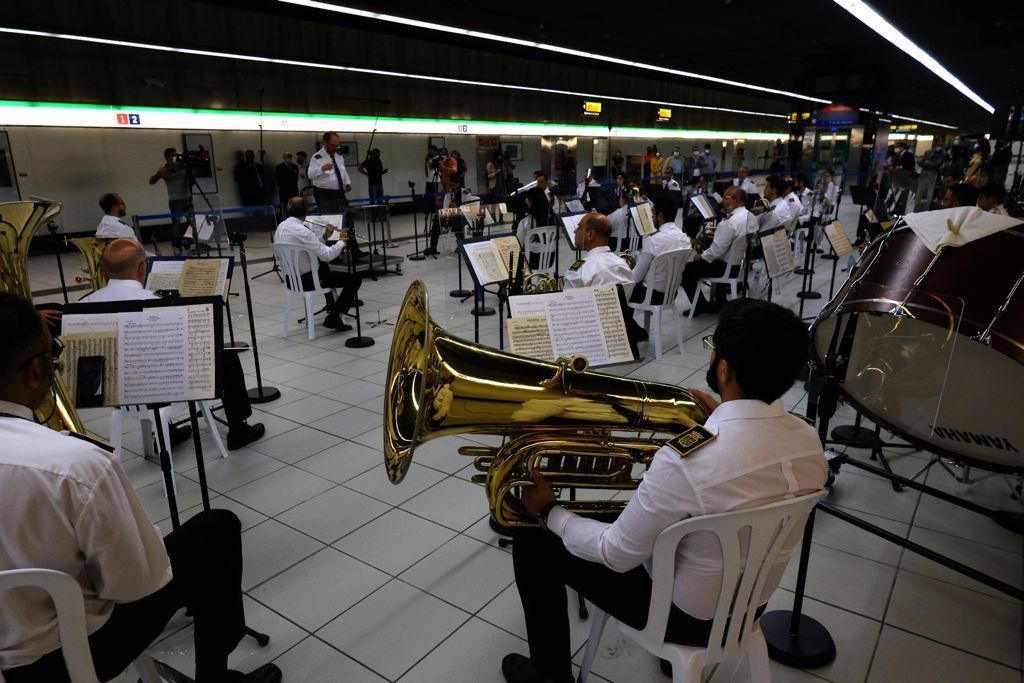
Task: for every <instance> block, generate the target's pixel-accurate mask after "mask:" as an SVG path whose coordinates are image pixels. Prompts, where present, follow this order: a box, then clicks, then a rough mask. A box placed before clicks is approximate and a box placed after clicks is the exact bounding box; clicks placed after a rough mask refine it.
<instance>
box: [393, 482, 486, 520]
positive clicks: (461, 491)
mask: <svg viewBox="0 0 1024 683" xmlns="http://www.w3.org/2000/svg"><path fill="white" fill-rule="evenodd" d="M402 509H403V510H407V511H408V512H411V513H413V514H416V515H419V516H420V517H424V518H426V519H429V520H430V521H432V522H437V523H438V524H442V525H444V526H446V527H448V528H450V529H454V530H455V531H462V530H463V529H465V528H467V527H469V526H470V525H472V524H473V523H475V522H476V521H478V520H479V519H481V518H482V517H484V516H486V515H487V514H488V507H487V494H486V492H485V491H484V487H483V486H480V485H478V484H472V483H470V482H467V481H465V480H463V479H458V478H456V477H448V478H447V479H444V480H443V481H441V482H440V483H439V484H437V485H436V486H431V487H430V488H429V489H427V490H426V491H424V492H423V493H421V494H419V495H418V496H416V497H415V498H411V499H409V500H407V501H405V502H404V503H402Z"/></svg>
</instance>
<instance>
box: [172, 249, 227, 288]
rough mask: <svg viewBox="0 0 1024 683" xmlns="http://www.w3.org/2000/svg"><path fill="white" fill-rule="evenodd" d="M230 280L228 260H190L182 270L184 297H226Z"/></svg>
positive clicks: (181, 286)
mask: <svg viewBox="0 0 1024 683" xmlns="http://www.w3.org/2000/svg"><path fill="white" fill-rule="evenodd" d="M227 280H228V259H226V258H218V259H214V258H204V259H188V260H187V261H185V265H184V267H183V268H182V270H181V285H180V286H179V287H178V291H179V292H181V295H182V296H219V297H226V296H227V295H228V293H227Z"/></svg>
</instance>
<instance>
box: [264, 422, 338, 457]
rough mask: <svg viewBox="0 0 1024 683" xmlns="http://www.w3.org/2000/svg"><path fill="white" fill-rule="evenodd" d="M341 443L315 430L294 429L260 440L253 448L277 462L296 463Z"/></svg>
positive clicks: (334, 437) (329, 435) (335, 438)
mask: <svg viewBox="0 0 1024 683" xmlns="http://www.w3.org/2000/svg"><path fill="white" fill-rule="evenodd" d="M339 442H340V439H338V438H337V437H336V436H332V435H331V434H325V433H323V432H319V431H317V430H315V429H293V430H292V431H290V432H285V433H284V434H281V435H280V436H275V437H272V438H270V439H267V438H263V439H260V440H259V441H257V442H256V443H254V444H253V445H252V446H251V447H252V448H253V449H254V450H257V451H259V452H260V453H263V454H265V455H269V456H270V457H272V458H274V459H275V460H279V461H281V462H286V463H296V462H298V461H299V460H302V459H303V458H308V457H309V456H311V455H313V454H314V453H319V452H320V451H322V450H325V449H327V448H330V447H331V446H336V445H337V444H338V443H339Z"/></svg>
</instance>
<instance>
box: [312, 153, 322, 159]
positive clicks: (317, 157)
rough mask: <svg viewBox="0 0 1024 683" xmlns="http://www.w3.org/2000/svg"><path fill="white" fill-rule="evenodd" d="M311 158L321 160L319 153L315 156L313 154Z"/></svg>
mask: <svg viewBox="0 0 1024 683" xmlns="http://www.w3.org/2000/svg"><path fill="white" fill-rule="evenodd" d="M313 158H314V159H322V158H323V157H321V156H320V153H319V152H317V153H316V154H314V155H313Z"/></svg>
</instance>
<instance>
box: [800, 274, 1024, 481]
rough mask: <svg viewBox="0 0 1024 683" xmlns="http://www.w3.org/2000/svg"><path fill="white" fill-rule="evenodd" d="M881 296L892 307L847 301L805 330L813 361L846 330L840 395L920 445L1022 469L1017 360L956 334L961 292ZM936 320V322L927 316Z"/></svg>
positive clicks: (1022, 388) (1022, 375)
mask: <svg viewBox="0 0 1024 683" xmlns="http://www.w3.org/2000/svg"><path fill="white" fill-rule="evenodd" d="M887 294H888V296H886V302H887V303H888V304H892V305H891V307H889V306H884V307H881V306H880V305H879V303H880V301H881V300H880V299H878V298H872V299H871V300H860V301H857V300H847V301H845V302H843V305H842V307H841V309H840V310H842V314H841V315H835V314H830V315H828V316H826V317H824V318H822V319H819V320H818V322H817V323H815V326H814V328H813V329H812V335H813V343H814V349H815V351H816V355H817V357H818V358H819V359H824V358H825V356H826V354H827V353H828V351H829V348H830V346H831V344H832V343H833V338H835V343H836V344H838V345H841V344H842V340H843V338H844V337H846V336H847V332H848V331H850V332H852V341H851V340H849V339H847V343H849V344H850V347H849V352H848V354H846V355H848V357H849V363H848V367H847V370H846V373H845V376H844V377H841V378H840V385H839V386H840V391H841V393H843V394H844V395H845V396H847V397H848V398H849V399H850V401H851V402H852V403H853V404H854V405H855V406H856V407H857V408H858V410H860V411H861V412H862V413H864V414H865V415H867V416H868V417H869V418H871V419H872V420H874V421H875V422H877V423H879V424H882V425H884V426H886V427H887V428H890V429H892V430H893V431H894V432H896V433H897V434H899V435H901V436H903V437H904V438H906V439H908V440H909V441H910V442H911V443H914V444H916V445H919V446H921V447H922V448H924V449H926V450H928V451H931V452H933V453H937V454H941V455H946V456H949V457H953V458H957V459H961V460H965V461H970V462H972V463H974V464H976V465H979V466H981V467H984V468H986V469H992V470H998V471H1015V472H1024V453H1022V451H1024V420H1022V419H1021V418H1020V405H1021V399H1024V365H1022V364H1020V363H1018V362H1017V361H1016V360H1014V359H1012V358H1009V357H1007V356H1005V355H1003V354H1002V353H999V352H997V351H994V350H993V349H992V348H990V347H989V346H987V345H986V344H983V343H980V342H978V341H975V340H973V339H971V338H970V337H968V336H966V335H964V334H961V333H959V322H960V320H961V318H962V312H963V302H962V301H961V300H959V299H957V298H955V297H950V296H942V295H937V294H932V293H926V292H917V293H914V294H913V295H912V296H907V292H905V291H904V292H894V291H892V290H890V291H889V292H887ZM904 298H906V299H907V300H906V302H905V304H904ZM901 304H903V305H901ZM879 308H887V309H888V310H889V311H890V312H887V313H882V312H879ZM925 311H927V313H928V315H923V314H922V313H924V312H925ZM940 319H945V324H944V325H941V326H940V325H937V324H935V323H936V321H937V320H940ZM837 325H838V326H839V330H838V332H839V333H838V335H837V334H836V327H837ZM851 325H852V330H849V327H850V326H851ZM841 355H842V354H841Z"/></svg>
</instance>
